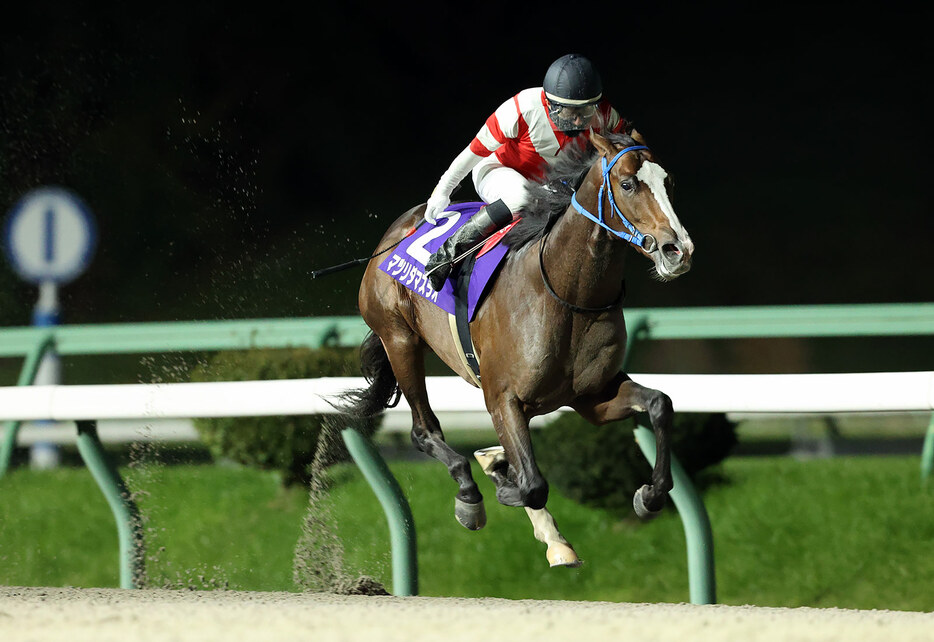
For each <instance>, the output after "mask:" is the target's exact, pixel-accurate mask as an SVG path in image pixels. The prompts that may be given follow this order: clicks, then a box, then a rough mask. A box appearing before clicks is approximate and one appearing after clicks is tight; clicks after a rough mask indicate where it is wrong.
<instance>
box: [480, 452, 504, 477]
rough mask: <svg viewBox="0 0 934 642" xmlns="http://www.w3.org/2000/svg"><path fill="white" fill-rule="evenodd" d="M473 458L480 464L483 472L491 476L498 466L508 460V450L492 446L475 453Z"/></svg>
mask: <svg viewBox="0 0 934 642" xmlns="http://www.w3.org/2000/svg"><path fill="white" fill-rule="evenodd" d="M473 456H474V457H475V458H476V460H477V461H478V462H480V468H482V469H483V472H484V473H486V474H487V475H489V474H490V471H491V470H493V467H494V466H495V465H496V464H498V463H499V462H501V461H503V460H505V459H506V449H505V448H503V447H502V446H490V447H489V448H483V449H482V450H476V451H474V454H473Z"/></svg>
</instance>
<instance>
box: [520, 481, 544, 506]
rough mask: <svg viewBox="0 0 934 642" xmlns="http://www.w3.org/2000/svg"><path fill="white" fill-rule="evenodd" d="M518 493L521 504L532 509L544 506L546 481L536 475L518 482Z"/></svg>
mask: <svg viewBox="0 0 934 642" xmlns="http://www.w3.org/2000/svg"><path fill="white" fill-rule="evenodd" d="M519 493H520V494H521V495H522V504H523V506H528V507H529V508H533V509H539V508H545V504H546V503H548V482H547V481H545V478H544V477H536V478H535V479H532V480H529V481H527V482H526V483H523V484H519Z"/></svg>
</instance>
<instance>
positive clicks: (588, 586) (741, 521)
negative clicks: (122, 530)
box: [0, 457, 934, 611]
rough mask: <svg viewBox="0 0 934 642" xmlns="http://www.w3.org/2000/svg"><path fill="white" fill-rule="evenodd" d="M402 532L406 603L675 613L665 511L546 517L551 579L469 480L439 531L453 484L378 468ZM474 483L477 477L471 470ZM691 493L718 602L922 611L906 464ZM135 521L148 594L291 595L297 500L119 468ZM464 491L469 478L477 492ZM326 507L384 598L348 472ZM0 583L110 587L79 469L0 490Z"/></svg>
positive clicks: (216, 481)
mask: <svg viewBox="0 0 934 642" xmlns="http://www.w3.org/2000/svg"><path fill="white" fill-rule="evenodd" d="M390 467H391V468H392V470H393V471H394V473H395V474H396V476H397V478H398V479H399V482H400V484H401V486H402V487H403V490H404V491H405V493H406V495H407V497H408V499H409V502H410V504H411V506H412V511H413V514H414V518H415V523H416V527H417V532H418V551H419V570H420V573H419V581H420V593H421V594H422V595H444V596H497V597H507V598H516V599H521V598H540V599H573V600H609V601H630V602H685V601H688V599H689V595H688V582H687V563H686V556H685V541H684V534H683V530H682V527H681V523H680V520H679V519H678V517H677V514H676V513H675V512H674V511H673V510H668V511H666V512H665V514H663V515H662V516H661V517H660V518H658V519H657V520H655V521H654V522H651V523H649V524H644V525H643V524H638V523H636V522H635V521H634V520H631V519H624V520H620V519H618V518H615V517H613V516H612V515H609V514H607V513H604V512H601V511H594V510H590V509H586V508H582V507H580V506H577V505H575V504H573V503H571V502H569V501H567V500H565V499H563V498H562V497H561V496H560V495H559V494H558V493H557V492H554V491H553V492H552V497H551V499H550V501H549V508H550V510H551V512H552V513H553V514H554V516H555V518H556V520H557V522H558V525H559V527H560V528H561V530H562V532H563V533H564V534H565V536H566V537H567V538H568V539H569V540H570V541H571V542H572V543H573V544H574V546H575V547H576V549H577V551H578V552H579V554H580V556H581V558H582V559H583V560H584V565H583V566H582V567H581V568H578V569H565V568H559V569H550V568H549V567H548V564H547V562H546V561H545V557H544V546H543V545H541V544H539V543H538V542H536V541H535V540H534V539H533V537H532V533H531V530H532V529H531V526H530V524H529V522H528V519H527V518H526V515H525V512H524V511H522V510H519V509H514V508H507V507H504V506H500V505H499V504H497V503H496V502H495V499H494V498H493V488H492V484H490V483H489V482H488V480H486V479H485V478H484V479H481V480H480V484H481V490H482V491H483V492H484V494H485V496H486V497H487V511H488V515H489V523H488V525H487V527H486V528H485V529H484V530H482V531H479V532H469V531H466V530H465V529H463V528H462V527H460V526H459V525H458V524H457V523H456V522H455V520H454V517H453V496H454V492H455V489H456V487H455V485H454V482H453V481H451V480H450V479H449V478H448V477H447V473H446V471H445V470H444V469H443V468H442V467H441V466H440V465H439V464H436V463H434V462H432V463H427V464H426V463H416V462H393V463H391V464H390ZM474 472H475V474H476V475H479V471H478V470H477V468H476V467H475V469H474ZM721 472H722V474H723V476H724V477H725V479H726V482H724V483H721V484H718V485H715V486H712V487H710V488H709V489H708V490H707V491H706V494H705V500H706V503H707V507H708V511H709V513H710V517H711V521H712V523H713V529H714V538H715V547H716V561H717V585H718V598H719V600H718V601H719V602H721V603H725V604H756V605H760V606H802V605H807V606H820V607H830V606H836V607H845V608H886V609H901V610H921V611H930V610H934V595H932V594H931V592H930V590H929V585H930V581H931V578H932V577H934V517H932V515H934V492H931V491H922V490H921V489H920V481H919V473H918V461H917V458H916V457H837V458H833V459H815V460H810V461H796V460H793V459H790V458H740V457H734V458H731V459H729V460H727V462H725V464H724V465H723V466H722V468H721ZM122 474H123V475H124V476H125V478H126V479H127V481H128V485H129V486H130V488H131V489H132V490H133V491H134V492H136V493H137V496H138V502H139V505H140V508H141V510H142V512H143V514H144V515H145V516H146V519H147V521H146V524H145V531H146V538H147V546H148V551H147V557H148V560H147V571H148V574H149V580H150V585H152V586H174V587H191V588H212V587H225V586H226V587H229V588H232V589H246V590H291V591H295V590H299V589H298V587H297V586H296V585H295V583H294V582H293V579H292V565H293V554H294V549H295V544H296V541H297V540H298V537H299V534H300V528H301V523H302V517H303V514H304V511H305V508H306V505H307V496H306V494H305V493H304V492H303V491H302V490H300V489H299V490H292V491H284V490H283V489H281V488H280V487H279V485H278V481H277V478H276V477H275V476H274V475H272V474H268V473H261V472H256V471H253V470H247V469H242V468H229V467H227V468H225V467H219V466H211V465H200V466H196V465H184V466H166V465H161V464H151V465H147V466H137V467H133V468H128V469H127V468H125V469H122ZM478 478H479V477H478ZM330 505H331V506H332V510H333V511H334V516H335V521H336V523H337V527H338V529H339V531H340V541H341V542H342V543H343V546H344V549H345V551H344V552H345V565H346V569H347V572H348V573H365V574H368V575H371V576H373V577H375V578H377V579H378V580H380V581H381V582H383V583H384V585H386V586H387V587H391V586H392V580H391V578H392V569H391V564H390V551H389V536H388V530H387V526H386V520H385V517H384V516H383V513H382V510H381V508H380V507H379V504H378V502H377V500H376V498H375V497H374V496H373V494H372V492H371V491H370V489H369V487H368V486H366V484H365V482H364V481H363V479H362V477H361V475H360V474H359V472H358V471H357V470H356V468H354V467H353V466H341V467H339V468H337V469H335V470H334V486H333V488H332V491H331V493H330ZM0 584H5V585H47V586H63V585H71V586H116V585H117V542H116V530H115V527H114V523H113V518H112V516H111V514H110V512H109V509H108V507H107V505H106V503H105V502H104V500H103V498H102V497H101V496H100V494H99V492H98V491H97V489H96V487H95V485H94V482H93V480H92V479H91V477H90V474H89V473H88V472H87V471H86V470H83V469H81V468H66V469H60V470H57V471H52V472H32V471H28V470H16V471H14V472H13V473H11V474H9V475H8V476H7V477H6V478H4V479H2V480H0Z"/></svg>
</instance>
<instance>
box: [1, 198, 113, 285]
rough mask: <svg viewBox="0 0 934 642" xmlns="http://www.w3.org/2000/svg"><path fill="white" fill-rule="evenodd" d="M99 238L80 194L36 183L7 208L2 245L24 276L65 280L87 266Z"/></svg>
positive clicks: (73, 276)
mask: <svg viewBox="0 0 934 642" xmlns="http://www.w3.org/2000/svg"><path fill="white" fill-rule="evenodd" d="M96 243H97V232H96V226H95V224H94V220H93V218H92V217H91V215H90V213H89V212H88V210H87V208H86V207H85V205H84V203H82V202H81V200H80V199H79V198H77V197H76V196H75V195H73V194H71V193H70V192H68V191H67V190H64V189H61V188H50V187H45V188H40V189H37V190H34V191H32V192H30V193H29V194H27V195H26V196H24V197H23V198H22V199H21V200H20V201H19V202H18V203H17V204H16V205H15V206H14V207H13V209H12V210H11V211H10V215H9V217H8V219H7V224H6V230H5V234H4V250H5V251H6V254H7V256H8V258H9V259H10V262H11V263H12V264H13V267H14V269H15V270H16V271H17V272H18V273H19V275H20V276H21V277H23V278H24V279H26V280H27V281H32V282H36V283H42V282H49V281H52V282H56V283H65V282H68V281H71V280H72V279H74V278H75V277H77V276H78V275H79V274H81V272H83V271H84V269H85V268H86V267H87V264H88V262H89V261H90V258H91V255H92V254H93V252H94V248H95V245H96Z"/></svg>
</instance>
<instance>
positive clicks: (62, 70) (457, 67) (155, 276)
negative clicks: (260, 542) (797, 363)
mask: <svg viewBox="0 0 934 642" xmlns="http://www.w3.org/2000/svg"><path fill="white" fill-rule="evenodd" d="M130 4H131V3H121V4H110V5H109V6H108V4H106V3H96V4H95V5H94V7H95V8H94V10H93V11H91V10H88V9H87V8H81V7H79V6H77V5H74V4H72V5H67V6H66V5H62V6H50V5H41V4H39V5H32V6H31V8H28V9H20V10H19V12H18V13H16V12H13V13H10V14H9V15H7V16H5V19H4V22H3V24H2V26H0V52H2V53H0V55H2V61H0V96H2V100H0V203H2V207H3V212H4V213H5V212H7V211H9V209H10V208H11V207H12V206H13V205H14V204H15V202H16V201H17V200H18V199H19V198H20V197H22V196H23V195H24V194H25V193H26V192H28V191H29V190H31V189H33V188H35V187H38V186H42V185H62V186H65V187H68V188H69V189H71V190H73V191H74V192H75V193H77V194H78V195H79V196H81V197H82V198H83V199H84V200H85V201H86V202H87V204H88V205H89V207H90V208H91V210H92V211H93V212H94V214H95V216H96V218H97V221H98V225H99V228H100V244H99V247H98V251H97V254H96V256H95V258H94V260H93V263H92V264H91V266H90V268H89V269H88V271H87V272H86V273H85V274H84V275H83V276H81V277H79V278H78V279H77V280H76V281H74V282H73V283H71V284H69V285H67V286H65V287H64V288H63V289H62V291H61V298H62V308H63V321H64V322H66V323H79V322H80V323H97V322H119V321H157V320H176V319H221V318H228V319H232V318H251V317H286V316H289V317H292V316H315V315H331V314H339V315H350V314H356V290H357V286H358V284H359V279H360V277H361V275H362V269H361V268H355V269H353V270H350V271H346V272H342V273H339V274H336V275H333V276H329V277H326V278H323V279H318V280H315V281H312V280H310V278H309V272H310V271H311V270H314V269H319V268H323V267H326V266H329V265H333V264H336V263H341V262H343V261H346V260H349V259H352V258H357V257H362V256H367V255H368V254H369V253H370V252H371V251H372V250H373V249H374V248H375V246H376V244H377V242H378V241H379V239H380V237H381V236H382V233H383V231H384V230H385V228H386V227H387V226H388V225H389V224H390V223H391V222H392V221H393V220H394V219H395V218H396V217H397V216H398V215H400V214H401V213H402V212H403V211H405V210H406V209H408V208H409V207H411V206H413V205H415V204H417V203H420V202H423V201H424V200H425V199H426V198H427V196H428V194H429V193H430V191H431V189H432V188H433V187H434V184H435V182H436V181H437V179H438V177H439V176H440V174H441V173H442V172H443V171H444V170H445V169H446V167H447V165H448V163H449V162H450V161H451V160H452V159H453V158H454V156H455V155H456V154H457V153H458V152H459V151H460V150H461V149H462V148H463V147H464V146H466V145H467V143H468V142H469V141H470V138H471V137H472V136H473V135H474V134H475V133H476V131H477V130H478V129H479V127H480V126H481V124H482V123H483V121H484V119H485V118H486V117H487V116H488V115H489V114H490V113H491V112H492V111H493V110H494V109H495V108H496V107H497V106H498V105H499V104H500V103H501V102H502V101H503V100H505V99H506V98H508V97H510V96H512V95H513V94H514V93H516V92H517V91H519V90H521V89H523V88H526V87H530V86H537V85H540V84H541V80H542V77H543V76H544V72H545V70H546V68H547V67H548V65H549V64H550V63H551V62H552V61H553V60H554V59H556V58H557V57H559V56H561V55H563V54H565V53H568V52H580V53H583V54H585V55H587V56H589V57H590V58H591V59H592V60H593V61H594V62H595V64H596V65H597V66H598V69H600V71H601V73H602V76H603V81H604V87H605V94H606V95H607V97H608V98H609V99H610V100H611V102H612V103H613V104H614V105H615V106H616V107H617V109H618V110H619V111H620V112H621V113H622V115H623V116H624V117H626V118H628V119H629V120H630V121H631V122H632V123H633V124H634V125H635V126H636V128H637V129H639V130H640V131H641V132H642V133H643V134H644V135H645V136H646V138H647V140H648V142H649V144H650V145H651V146H652V147H653V149H654V151H655V152H656V154H657V156H658V157H659V159H660V161H661V162H662V164H663V165H664V166H665V167H666V169H668V171H669V172H670V174H671V175H672V176H673V177H674V180H675V192H674V203H675V208H676V210H677V211H678V214H679V216H680V218H681V220H682V222H683V223H684V224H685V226H686V227H687V229H688V230H689V232H690V233H691V236H692V237H693V239H694V241H695V244H696V246H697V250H696V255H695V261H694V268H693V270H692V271H691V272H690V273H689V274H688V275H686V276H684V277H682V278H680V279H678V280H676V281H674V282H672V283H669V284H659V283H656V282H654V281H652V280H651V279H650V278H649V275H648V267H649V265H648V263H647V262H644V261H642V260H641V259H634V260H633V261H631V262H630V274H629V275H628V278H627V283H628V286H629V299H628V305H630V306H632V307H655V306H712V305H721V306H730V305H758V304H813V303H874V302H914V301H931V300H934V296H932V294H934V292H932V284H934V279H932V276H934V269H932V267H931V255H932V252H931V249H930V247H929V244H930V239H931V236H932V232H934V226H932V224H931V218H930V217H931V214H932V208H931V197H930V187H929V186H930V184H931V169H932V163H931V160H930V159H931V155H932V152H931V135H930V134H931V128H930V117H931V116H930V115H931V101H930V99H929V97H928V87H929V85H930V83H931V65H930V62H931V60H930V51H931V48H930V44H929V34H928V29H929V28H930V20H929V19H928V17H927V16H926V15H923V14H922V13H921V10H917V11H912V10H907V9H902V8H899V6H898V5H895V4H891V3H884V4H883V3H879V4H877V5H859V4H810V5H792V4H786V3H778V4H774V5H770V6H769V7H768V8H767V7H765V6H764V5H760V4H759V3H751V4H749V8H748V9H743V8H740V7H741V6H742V5H725V4H718V5H710V4H703V3H697V4H696V5H680V4H671V3H627V2H617V3H599V4H577V5H575V4H573V3H570V4H565V5H561V6H554V7H549V6H548V5H542V4H536V5H535V6H534V7H533V6H526V7H525V9H524V11H523V12H522V13H515V14H509V13H505V11H506V10H505V9H494V8H493V7H492V5H490V6H489V7H482V8H478V9H471V8H470V7H466V6H464V5H463V4H458V5H456V6H454V7H447V6H446V5H444V4H441V3H438V4H434V5H426V6H424V7H417V8H409V9H405V8H400V7H398V6H395V5H393V4H391V3H381V4H373V5H360V4H357V3H353V2H342V3H328V4H325V3H320V4H315V5H305V6H303V7H302V8H300V9H296V10H294V11H293V10H284V9H280V8H277V7H278V5H269V6H265V5H255V4H254V5H247V6H246V7H245V8H242V9H226V8H224V9H222V8H219V7H218V6H213V7H209V8H208V7H199V6H198V5H194V4H192V5H181V6H176V7H171V6H168V5H160V6H159V8H152V7H149V6H130ZM533 11H535V12H537V15H531V13H532V12H533ZM474 197H475V195H474V193H473V190H472V187H471V185H470V181H469V179H468V180H466V181H465V182H464V188H463V189H462V190H461V192H459V193H458V194H456V195H455V198H460V199H472V198H474ZM35 300H36V288H35V287H34V286H31V285H28V284H24V283H22V282H21V281H20V280H19V279H18V277H17V276H16V275H15V274H14V273H13V272H12V270H11V269H10V268H9V266H7V265H6V264H3V265H2V267H0V324H2V325H27V324H28V323H29V322H30V315H31V310H32V306H33V304H34V302H35Z"/></svg>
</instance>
